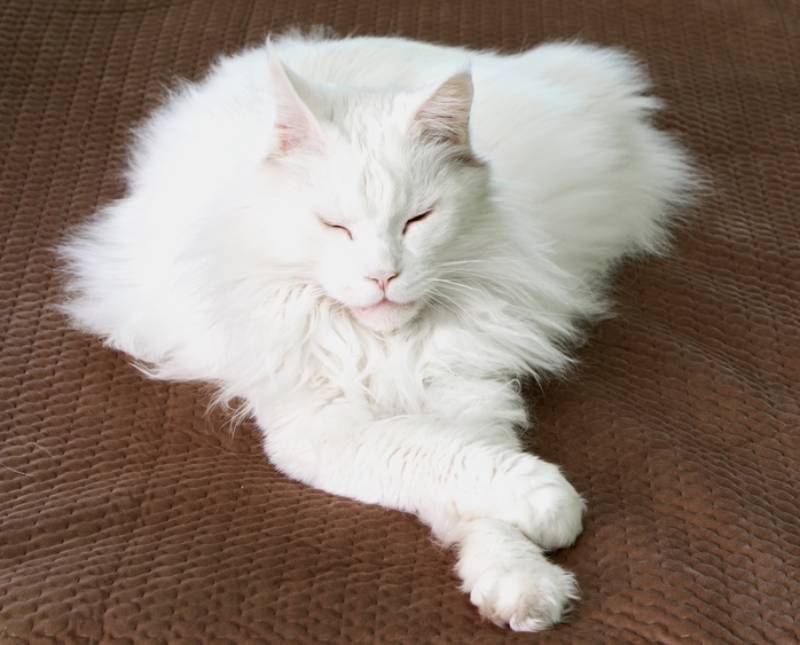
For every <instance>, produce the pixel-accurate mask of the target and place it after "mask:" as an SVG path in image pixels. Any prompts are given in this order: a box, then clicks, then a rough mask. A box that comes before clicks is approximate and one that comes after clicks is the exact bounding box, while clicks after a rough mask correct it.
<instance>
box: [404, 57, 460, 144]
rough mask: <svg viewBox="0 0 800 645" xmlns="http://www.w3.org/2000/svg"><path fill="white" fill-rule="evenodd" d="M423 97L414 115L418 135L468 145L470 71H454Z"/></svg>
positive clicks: (414, 124)
mask: <svg viewBox="0 0 800 645" xmlns="http://www.w3.org/2000/svg"><path fill="white" fill-rule="evenodd" d="M423 97H424V99H423V101H422V103H421V104H420V105H419V107H418V108H417V110H416V112H415V114H414V117H413V120H412V130H413V131H414V132H415V133H416V134H417V135H418V136H420V137H422V138H425V139H428V140H431V141H435V142H437V143H444V144H450V145H455V146H464V147H468V146H469V114H470V110H471V109H472V97H473V86H472V73H471V72H470V70H464V71H461V72H458V73H457V74H453V75H452V76H451V77H450V78H448V79H447V80H446V81H444V82H443V83H442V84H440V85H439V86H438V87H437V88H436V89H435V90H433V92H426V93H425V94H423Z"/></svg>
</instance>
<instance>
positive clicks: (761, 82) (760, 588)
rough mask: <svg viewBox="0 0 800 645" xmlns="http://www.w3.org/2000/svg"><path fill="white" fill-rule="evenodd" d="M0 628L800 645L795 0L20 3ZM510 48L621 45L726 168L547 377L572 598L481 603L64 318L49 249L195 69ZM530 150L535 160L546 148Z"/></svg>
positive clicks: (247, 437)
mask: <svg viewBox="0 0 800 645" xmlns="http://www.w3.org/2000/svg"><path fill="white" fill-rule="evenodd" d="M0 15H1V16H2V17H1V18H0V60H2V65H0V254H1V255H0V642H2V643H23V642H37V643H38V642H42V643H47V642H59V643H62V642H82V641H87V640H89V641H97V640H102V641H104V642H109V643H112V642H122V641H125V642H131V641H133V642H147V641H170V642H178V641H181V640H186V641H189V640H193V641H194V642H198V641H203V642H251V641H258V640H261V641H267V642H270V643H282V642H285V643H306V642H326V643H355V642H381V643H401V642H403V643H456V644H466V643H493V642H501V641H502V642H505V641H508V642H523V641H526V642H527V641H528V640H531V639H533V640H537V642H541V643H595V642H610V643H622V642H655V641H659V642H678V641H680V642H689V643H697V642H715V643H716V642H747V643H788V642H797V641H798V640H800V627H799V626H798V622H797V618H798V616H800V528H798V523H799V522H800V520H798V515H800V514H799V513H798V509H799V508H800V504H799V503H798V492H799V491H800V474H799V473H800V439H799V437H800V423H799V422H800V385H799V384H800V331H799V329H800V326H799V325H798V322H800V321H799V320H798V319H799V318H800V307H798V304H800V280H799V279H800V143H799V139H798V132H800V110H799V109H798V106H800V65H799V64H798V61H800V4H798V3H796V2H794V1H793V0H786V1H785V2H778V1H777V0H776V1H774V2H769V1H767V0H742V1H740V2H735V1H734V0H727V1H725V2H715V1H713V0H708V1H689V0H680V1H679V0H674V1H667V0H661V1H656V0H653V1H648V2H642V1H641V0H608V1H600V0H585V1H584V2H579V1H577V0H572V1H562V0H551V1H546V2H533V1H527V0H519V1H518V2H514V1H512V0H509V1H500V2H492V3H490V2H480V1H479V0H476V1H474V2H419V3H416V2H402V3H395V2H388V1H385V0H339V1H336V2H323V1H317V2H315V1H311V0H300V1H297V2H291V1H288V0H280V1H275V2H270V1H264V2H260V1H244V0H242V1H231V2H213V1H212V0H203V1H201V0H198V1H196V2H178V1H177V0H176V1H174V2H166V1H163V0H162V1H156V0H152V1H150V0H128V1H124V2H123V1H122V0H108V1H107V2H100V1H94V2H90V1H88V0H83V1H78V0H72V1H68V0H53V1H47V0H38V1H37V0H5V1H4V2H2V3H0ZM291 24H295V25H301V26H308V25H312V24H326V25H329V26H331V27H333V28H334V29H336V30H337V31H339V32H342V33H347V32H353V31H355V32H356V33H362V34H366V33H375V34H388V33H400V34H403V35H406V36H411V37H416V38H422V39H428V40H436V41H443V42H448V43H457V44H465V45H472V46H477V47H497V48H502V49H504V50H516V49H519V48H521V47H523V46H528V45H531V44H533V43H536V42H538V41H541V40H544V39H550V38H572V37H576V36H578V37H580V38H582V39H585V40H589V41H595V42H600V43H605V44H612V45H623V46H627V47H630V48H632V49H633V50H634V51H636V52H637V53H638V55H639V56H640V57H641V58H642V59H643V60H644V61H646V63H647V64H648V66H649V67H650V70H651V73H652V74H653V76H654V78H655V81H656V84H657V93H658V94H659V95H660V96H662V97H664V98H665V99H666V100H667V102H668V105H669V110H668V111H667V112H666V113H665V114H664V115H663V116H662V117H661V123H662V125H663V126H664V127H666V128H669V129H674V130H676V131H677V132H679V133H680V136H681V137H682V138H683V140H684V141H685V142H686V143H687V145H688V146H690V147H691V149H692V150H693V151H694V153H695V155H696V158H697V159H698V161H699V163H700V164H701V166H702V167H703V168H704V170H705V172H706V174H707V177H708V179H709V180H710V185H711V190H710V191H709V194H708V195H707V196H706V197H705V198H704V200H703V202H702V203H701V205H700V206H699V207H698V208H696V209H695V210H694V211H693V213H692V215H691V216H690V217H689V218H687V220H686V221H685V222H684V223H683V224H682V226H681V227H680V228H679V230H678V231H677V232H676V246H675V252H674V254H673V255H672V256H671V257H669V258H667V259H660V260H649V261H647V262H644V263H640V264H631V265H628V266H626V267H625V268H624V270H623V271H622V272H621V273H620V275H619V278H618V281H617V288H616V296H617V299H618V303H619V304H618V307H617V313H618V317H617V318H615V319H612V320H608V321H606V322H604V323H603V324H601V325H600V326H599V327H598V328H597V329H596V330H595V332H594V333H593V334H592V336H591V337H590V339H589V342H588V343H587V344H586V345H585V346H584V347H582V348H580V349H578V352H577V353H578V356H579V358H580V359H581V364H580V367H579V368H578V369H576V371H575V372H574V374H573V375H572V376H571V378H570V379H569V380H567V381H565V382H560V383H552V384H550V385H548V386H546V387H545V388H544V389H543V390H541V391H540V390H534V388H531V392H530V397H531V401H532V403H533V404H534V407H535V409H536V417H537V423H538V430H537V431H536V432H535V433H532V434H531V439H530V443H531V447H532V449H534V450H536V451H537V453H538V454H540V455H542V456H543V457H545V458H548V459H550V460H552V461H555V462H556V463H558V464H561V465H562V466H563V468H564V470H565V471H566V473H567V474H568V476H569V477H570V479H571V480H572V482H573V483H574V484H575V485H576V487H577V488H578V489H579V490H580V491H581V492H582V493H584V494H585V496H586V497H587V498H588V501H589V515H588V518H587V523H586V530H585V533H584V535H583V536H582V537H581V538H580V540H579V542H578V544H577V545H576V547H575V548H573V549H570V550H568V551H565V552H562V553H559V554H557V555H556V556H555V560H556V561H557V562H559V563H560V564H562V565H564V566H567V567H568V568H570V569H571V570H573V571H574V572H575V573H576V574H577V576H578V579H579V581H580V583H581V587H582V590H583V599H582V601H581V602H580V603H579V604H578V605H577V607H576V609H575V611H574V612H573V614H572V617H571V621H570V622H569V623H568V624H566V625H561V626H559V627H557V628H556V629H554V630H552V631H551V632H548V633H546V634H543V635H541V636H538V637H531V636H530V635H528V636H525V635H515V634H511V633H509V632H505V631H503V630H501V629H498V628H497V627H495V626H493V625H491V624H489V623H485V622H482V621H481V620H480V618H479V617H478V615H477V612H476V611H475V610H474V609H473V608H472V607H471V606H470V604H469V601H468V599H467V598H466V596H464V595H463V594H461V593H460V592H459V591H458V589H457V580H456V578H455V576H454V574H453V573H452V571H451V568H452V565H453V558H452V554H449V553H446V552H443V551H441V550H440V549H438V548H437V547H436V546H435V545H434V544H433V542H432V540H431V539H430V537H429V535H428V531H427V530H426V529H425V528H424V527H422V526H421V525H419V524H418V523H417V522H416V521H415V520H414V519H413V518H412V517H409V516H405V515H401V514H398V513H393V512H390V511H386V510H383V509H381V508H377V507H368V506H364V505H361V504H357V503H354V502H350V501H348V500H344V499H337V498H334V497H331V496H328V495H326V494H323V493H320V492H317V491H314V490H311V489H309V488H306V487H304V486H302V485H300V484H297V483H294V482H292V481H289V480H287V479H286V478H284V477H283V476H281V475H280V474H279V473H277V472H276V471H275V470H274V469H273V468H272V467H271V466H270V465H269V464H268V463H267V462H266V460H265V458H264V457H263V456H262V453H261V450H260V446H259V438H258V433H257V432H256V430H255V429H254V428H253V427H251V426H247V425H245V427H243V428H242V429H240V430H238V431H237V432H236V433H231V432H230V429H229V428H228V427H227V425H226V419H225V418H224V417H223V416H222V415H220V414H218V413H211V414H207V413H206V406H207V402H208V400H209V397H208V391H207V389H206V388H204V387H202V386H195V385H171V384H168V383H160V382H152V381H147V380H145V379H144V378H143V377H142V376H141V375H140V374H139V373H138V372H137V371H136V370H135V369H134V368H132V367H131V366H130V365H128V363H127V362H126V360H125V358H124V357H123V356H121V355H119V354H116V353H114V352H112V351H109V350H106V349H104V348H102V347H101V346H100V344H99V343H98V342H97V341H95V340H92V339H90V338H87V337H85V336H83V335H81V334H79V333H76V332H73V331H70V330H68V329H66V327H65V323H64V320H63V319H62V318H61V317H60V315H59V314H58V313H57V311H55V310H54V308H53V306H52V305H53V304H55V303H56V302H57V301H58V299H59V289H60V286H61V279H60V277H59V275H58V273H57V271H56V269H55V267H56V263H55V261H54V257H53V255H52V253H51V250H50V249H51V248H52V246H53V245H54V244H55V243H56V242H58V241H59V240H60V239H61V238H62V236H63V235H64V233H65V231H66V230H67V229H68V227H70V226H71V225H74V224H76V223H78V222H80V221H83V220H84V219H85V218H86V217H87V216H89V215H90V214H91V213H92V211H93V209H95V207H96V206H97V205H98V204H100V203H103V202H105V201H107V200H109V199H111V198H113V197H115V196H117V195H119V194H120V192H121V190H122V188H123V187H122V182H121V180H120V172H121V170H122V168H123V166H124V160H125V146H126V142H127V140H128V136H129V131H130V128H131V127H132V126H133V125H134V124H136V123H137V122H138V121H139V120H140V119H141V118H142V117H143V116H144V115H145V114H146V113H147V112H148V111H149V110H150V109H151V108H153V107H154V106H155V105H157V103H158V101H159V99H160V97H162V96H163V93H164V87H165V86H168V85H169V84H171V83H172V82H173V81H174V79H175V77H176V76H183V77H189V78H196V77H197V76H198V75H200V74H202V72H203V70H204V69H205V68H206V66H207V65H208V63H209V62H210V61H211V60H212V59H213V57H214V56H215V55H217V54H219V53H221V52H225V51H233V50H235V49H237V48H239V47H240V46H242V45H244V44H247V43H255V42H258V41H259V40H260V39H261V38H262V37H263V36H264V35H265V34H266V33H267V32H268V31H269V30H272V29H281V28H284V27H286V26H287V25H291ZM532 154H535V151H532Z"/></svg>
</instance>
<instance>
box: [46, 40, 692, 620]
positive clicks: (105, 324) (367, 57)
mask: <svg viewBox="0 0 800 645" xmlns="http://www.w3.org/2000/svg"><path fill="white" fill-rule="evenodd" d="M647 89H648V86H647V80H646V78H645V76H644V75H643V73H642V72H641V70H640V69H639V68H638V67H637V65H636V64H635V63H634V62H632V60H631V59H630V58H629V57H628V56H627V55H626V54H624V53H621V52H619V51H615V50H609V49H599V48H596V47H591V46H586V45H579V44H547V45H543V46H540V47H537V48H535V49H532V50H530V51H527V52H523V53H521V54H517V55H513V56H501V55H498V54H495V53H491V52H474V51H469V50H466V49H461V48H454V47H441V46H435V45H429V44H423V43H417V42H411V41H408V40H403V39H399V38H354V39H347V40H325V39H319V38H313V37H303V36H299V35H291V36H287V37H284V38H282V39H280V40H278V41H277V42H273V43H272V44H265V45H264V46H262V47H258V48H255V49H250V50H247V51H244V52H242V53H240V54H237V55H235V56H232V57H227V58H223V59H221V60H220V61H219V62H218V63H217V65H216V66H215V67H214V69H213V70H212V71H211V73H210V74H209V75H208V77H207V78H206V79H205V80H203V81H202V82H200V83H198V84H187V85H184V86H182V87H181V88H180V89H179V90H177V91H176V92H175V93H174V94H173V95H172V96H171V98H170V100H169V101H168V102H167V103H166V105H165V106H164V107H162V108H161V109H160V110H158V111H157V112H156V113H155V115H153V117H152V118H151V119H150V120H149V121H148V122H147V123H146V124H145V125H144V126H143V127H142V128H141V129H140V130H139V132H138V137H137V142H136V145H135V148H134V153H133V158H132V162H131V167H130V170H129V173H128V184H129V192H128V194H127V196H125V197H124V198H123V199H121V200H119V201H117V202H115V203H113V204H111V205H109V206H107V207H106V208H104V209H103V210H102V211H101V212H100V213H99V215H98V216H97V217H96V218H95V219H94V220H93V221H92V222H91V223H90V224H88V225H87V226H85V227H84V228H83V229H82V230H81V231H79V232H78V233H77V234H76V235H75V236H74V237H73V238H72V239H71V241H69V242H68V243H67V244H66V245H65V246H64V247H63V248H62V253H63V255H64V257H65V259H66V262H67V265H68V268H69V271H70V275H71V281H70V285H69V293H70V297H69V300H68V302H67V303H66V304H65V305H64V307H65V310H66V311H67V312H68V313H69V315H70V316H71V317H72V319H73V320H74V321H75V323H76V324H77V325H79V326H80V327H82V328H83V329H86V330H87V331H89V332H92V333H95V334H98V335H100V336H102V337H103V338H105V339H106V341H107V342H108V344H109V345H111V346H112V347H115V348H117V349H120V350H122V351H124V352H127V353H128V354H130V355H131V356H133V357H135V358H136V359H137V360H138V361H139V363H140V364H143V365H145V366H146V369H147V370H148V371H149V373H150V374H152V375H153V376H156V377H160V378H169V379H181V380H205V381H211V382H213V383H215V384H216V385H217V386H218V387H219V390H220V395H219V396H220V400H221V401H228V400H230V399H232V398H233V397H239V398H240V399H241V400H243V401H245V408H244V412H245V413H250V414H253V415H254V416H255V417H256V419H257V421H258V423H259V425H260V427H261V428H262V429H263V431H264V446H265V450H266V452H267V454H268V455H269V456H270V458H271V459H272V460H273V462H274V463H275V464H276V465H277V467H278V468H280V469H281V470H282V471H284V472H285V473H286V474H288V475H289V476H291V477H294V478H297V479H299V480H301V481H304V482H306V483H308V484H310V485H312V486H316V487H319V488H321V489H324V490H327V491H330V492H332V493H335V494H339V495H345V496H348V497H352V498H355V499H358V500H362V501H364V502H369V503H376V504H382V505H384V506H387V507H391V508H396V509H400V510H404V511H409V512H413V513H416V514H417V515H418V516H419V517H420V518H421V519H422V520H423V521H424V522H426V523H428V524H429V525H430V526H431V527H432V529H433V531H434V533H435V534H436V535H437V536H438V537H439V538H440V539H441V540H442V541H443V542H444V543H446V544H451V543H458V544H459V545H460V546H459V548H460V559H459V564H458V572H459V575H460V576H461V578H462V580H463V581H464V588H465V590H467V591H469V592H470V594H471V599H472V602H473V603H474V604H476V605H477V606H478V608H479V609H480V611H481V612H482V614H484V615H486V616H488V617H490V618H491V619H492V620H495V621H497V622H501V623H508V624H510V626H511V627H512V628H513V629H520V630H529V631H533V630H537V629H541V628H544V627H547V626H548V625H551V624H553V623H555V622H557V621H558V620H559V619H560V617H561V615H562V612H563V611H564V609H565V605H566V603H567V602H568V601H569V600H570V599H572V598H574V597H575V596H576V587H575V583H574V580H573V579H572V577H571V576H570V575H569V574H567V573H565V572H564V571H562V570H561V569H559V568H558V567H556V566H555V565H552V564H550V563H549V562H547V560H546V559H545V558H544V556H543V555H542V552H541V551H542V549H554V548H559V547H563V546H567V545H569V544H571V543H572V542H573V541H574V540H575V538H576V537H577V535H578V534H579V533H580V531H581V518H582V513H583V509H584V504H583V500H582V499H581V497H580V496H579V495H578V493H577V492H576V491H575V490H574V489H573V488H572V486H571V485H570V484H569V483H568V482H567V481H566V479H564V477H563V476H562V475H561V473H560V472H559V470H558V468H556V467H555V466H553V465H551V464H547V463H545V462H543V461H541V460H539V459H537V458H536V457H534V456H532V455H529V454H525V453H524V452H522V450H521V447H520V443H519V440H518V438H517V429H518V428H519V427H523V426H525V424H526V414H525V408H524V405H523V401H522V399H521V397H520V394H519V388H518V383H517V380H516V379H517V378H520V377H523V376H533V377H534V378H539V377H541V376H543V375H545V374H548V373H551V374H552V373H556V374H557V373H559V372H561V371H562V370H563V369H564V368H565V367H566V366H567V365H568V363H569V358H568V357H567V355H566V354H565V347H566V346H567V345H568V344H569V343H570V342H571V341H574V340H575V339H576V338H577V336H578V334H579V326H578V325H579V324H580V323H581V321H582V320H586V319H588V318H591V317H594V316H596V315H598V314H601V313H603V312H604V311H605V309H606V304H605V302H604V299H603V284H604V281H605V279H606V278H607V276H608V274H609V270H610V269H611V268H612V267H613V266H614V265H615V264H616V263H617V262H618V261H619V260H620V259H622V258H624V257H625V256H629V255H632V254H636V253H642V252H654V251H658V250H660V249H661V248H663V246H664V243H665V235H666V233H665V230H666V228H665V227H666V225H667V223H668V219H669V215H670V213H671V212H672V209H673V207H674V206H675V205H677V204H679V203H680V202H681V201H682V199H683V198H684V196H685V194H686V191H687V189H688V187H689V181H688V172H689V170H688V165H687V162H686V159H685V156H684V154H683V153H682V151H681V150H680V149H679V148H678V147H677V146H676V145H675V144H673V143H672V142H671V141H670V140H669V139H668V138H667V137H666V136H665V135H663V134H661V133H659V132H657V131H656V130H655V129H653V127H652V126H651V125H650V124H649V116H650V113H651V112H652V111H653V110H654V109H655V107H657V102H656V101H655V100H654V99H653V98H650V97H648V96H646V95H645V92H646V90H647ZM473 93H474V98H473ZM467 119H469V121H467ZM430 207H434V210H433V211H432V213H431V214H430V215H428V216H427V217H425V218H424V219H422V220H420V221H417V222H415V223H412V224H410V225H408V228H407V230H406V234H405V235H404V234H403V232H402V231H403V228H404V227H405V226H406V222H407V221H408V220H409V218H412V217H414V216H416V215H421V214H423V213H424V212H426V211H427V210H428V209H429V208H430ZM320 219H322V220H324V221H327V223H328V224H336V225H338V226H340V227H345V228H346V229H348V230H349V233H348V231H346V230H344V229H342V228H330V227H329V226H326V225H325V224H324V223H323V222H322V221H320ZM350 236H352V239H350ZM392 273H398V276H397V277H396V278H394V279H393V280H391V282H389V283H388V287H387V288H386V297H387V298H389V299H391V300H393V301H395V302H397V303H400V304H397V305H391V304H388V305H387V304H385V303H384V304H383V305H377V306H376V304H375V303H377V302H378V301H379V300H380V299H381V298H382V297H383V294H382V292H381V289H380V287H379V286H378V284H379V283H378V282H377V281H376V280H377V279H378V278H375V279H371V277H373V278H374V276H390V275H391V274H392Z"/></svg>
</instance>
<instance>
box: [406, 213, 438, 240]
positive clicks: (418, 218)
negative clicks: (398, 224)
mask: <svg viewBox="0 0 800 645" xmlns="http://www.w3.org/2000/svg"><path fill="white" fill-rule="evenodd" d="M431 213H433V208H429V209H428V210H426V211H425V212H423V213H420V214H419V215H415V216H414V217H412V218H411V219H409V220H406V223H405V225H404V226H403V235H405V234H406V233H407V232H408V228H409V227H410V226H411V225H412V224H415V223H416V222H421V221H422V220H424V219H426V218H427V217H428V216H429V215H430V214H431Z"/></svg>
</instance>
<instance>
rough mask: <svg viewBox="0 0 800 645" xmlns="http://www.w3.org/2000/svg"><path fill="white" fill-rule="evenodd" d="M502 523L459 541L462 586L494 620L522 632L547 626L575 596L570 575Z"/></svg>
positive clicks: (480, 610) (483, 613) (575, 585)
mask: <svg viewBox="0 0 800 645" xmlns="http://www.w3.org/2000/svg"><path fill="white" fill-rule="evenodd" d="M486 522H489V521H485V522H484V524H486ZM497 526H501V525H497ZM506 527H507V528H500V530H497V531H494V530H493V531H492V532H491V533H490V532H487V531H485V530H483V529H480V530H479V532H478V534H473V535H471V536H469V537H468V538H467V540H466V541H465V542H464V543H463V546H462V551H461V557H460V560H459V563H458V573H459V575H460V576H461V579H462V580H463V585H462V589H463V590H464V591H466V592H467V593H469V598H470V601H471V602H472V604H473V605H475V606H476V607H477V608H478V611H479V612H480V613H481V615H482V616H484V617H485V618H488V619H489V620H491V621H492V622H493V623H495V624H496V625H500V626H501V627H503V626H508V627H510V628H511V629H513V630H514V631H522V632H536V631H540V630H543V629H547V628H548V627H551V626H552V625H555V624H556V623H558V622H560V621H561V620H562V618H563V616H564V614H565V613H566V611H567V609H568V607H569V605H570V602H571V601H573V600H576V599H577V598H578V586H577V583H576V582H575V577H574V576H573V575H572V574H571V573H569V572H568V571H565V570H564V569H562V568H561V567H558V566H556V565H554V564H552V563H551V562H548V560H547V559H546V558H545V557H544V556H543V555H542V554H541V552H540V551H539V550H538V549H537V547H536V546H534V545H533V544H531V543H530V542H528V541H527V540H526V539H525V538H524V537H523V536H522V535H521V534H520V533H517V536H518V537H516V538H515V537H514V535H513V531H514V529H512V528H511V527H510V526H508V525H506Z"/></svg>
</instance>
